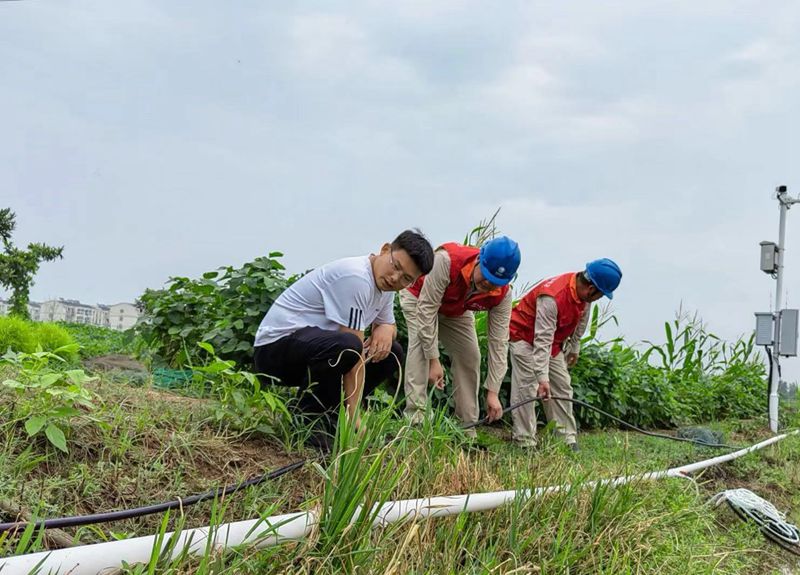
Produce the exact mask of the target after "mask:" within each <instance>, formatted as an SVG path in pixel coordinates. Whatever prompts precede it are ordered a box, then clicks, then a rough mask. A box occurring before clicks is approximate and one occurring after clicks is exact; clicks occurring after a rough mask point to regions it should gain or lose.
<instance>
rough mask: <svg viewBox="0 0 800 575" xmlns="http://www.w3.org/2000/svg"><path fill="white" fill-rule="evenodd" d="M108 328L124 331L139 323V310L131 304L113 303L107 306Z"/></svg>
mask: <svg viewBox="0 0 800 575" xmlns="http://www.w3.org/2000/svg"><path fill="white" fill-rule="evenodd" d="M108 321H109V327H111V328H112V329H118V330H120V331H124V330H126V329H129V328H132V327H133V326H134V325H136V322H137V321H139V310H138V309H136V306H135V305H133V304H132V303H125V302H123V303H115V304H114V305H110V306H108Z"/></svg>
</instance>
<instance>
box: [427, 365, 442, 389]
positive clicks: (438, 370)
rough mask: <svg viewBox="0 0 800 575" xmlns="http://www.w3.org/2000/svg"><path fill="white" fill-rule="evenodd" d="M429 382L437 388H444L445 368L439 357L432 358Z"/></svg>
mask: <svg viewBox="0 0 800 575" xmlns="http://www.w3.org/2000/svg"><path fill="white" fill-rule="evenodd" d="M428 384H429V385H433V386H435V387H436V389H444V368H443V367H442V362H440V361H439V358H436V359H432V360H431V366H430V369H429V370H428Z"/></svg>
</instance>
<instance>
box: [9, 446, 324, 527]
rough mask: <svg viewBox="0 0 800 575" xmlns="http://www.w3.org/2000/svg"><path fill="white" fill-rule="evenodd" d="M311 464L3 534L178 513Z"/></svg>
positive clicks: (297, 463)
mask: <svg viewBox="0 0 800 575" xmlns="http://www.w3.org/2000/svg"><path fill="white" fill-rule="evenodd" d="M307 461H308V460H306V459H303V460H302V461H295V462H294V463H290V464H288V465H284V466H283V467H279V468H278V469H275V470H273V471H270V472H269V473H266V474H264V475H259V476H257V477H253V478H251V479H248V480H247V481H243V482H241V483H235V484H232V485H228V486H227V487H220V488H218V489H214V490H212V491H206V492H205V493H198V494H197V495H191V496H189V497H186V498H185V499H173V500H172V501H165V502H163V503H154V504H152V505H146V506H144V507H134V508H132V509H122V510H120V511H106V512H104V513H93V514H91V515H78V516H75V517H57V518H55V519H44V520H40V521H13V522H10V523H0V533H2V532H4V531H19V530H23V529H25V528H26V527H28V526H29V525H31V524H33V525H35V526H36V528H37V529H40V528H44V529H53V528H57V527H58V528H61V527H78V526H81V525H92V524H94V523H105V522H110V521H120V520H122V519H132V518H134V517H142V516H143V515H151V514H153V513H160V512H162V511H167V510H168V509H177V508H180V507H186V506H187V505H194V504H195V503H200V502H201V501H206V500H208V499H214V498H216V497H222V496H225V495H230V494H231V493H236V492H237V491H239V490H241V489H244V488H246V487H252V486H253V485H258V484H259V483H263V482H264V481H270V480H272V479H277V478H278V477H280V476H282V475H286V474H287V473H289V472H291V471H294V470H295V469H299V468H300V467H302V466H303V465H305V464H306V462H307Z"/></svg>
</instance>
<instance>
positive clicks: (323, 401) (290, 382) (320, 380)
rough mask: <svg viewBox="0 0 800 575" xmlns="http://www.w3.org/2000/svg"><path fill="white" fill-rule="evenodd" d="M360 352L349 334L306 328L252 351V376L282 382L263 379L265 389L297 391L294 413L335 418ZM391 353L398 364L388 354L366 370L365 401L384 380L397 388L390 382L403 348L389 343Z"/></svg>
mask: <svg viewBox="0 0 800 575" xmlns="http://www.w3.org/2000/svg"><path fill="white" fill-rule="evenodd" d="M362 347H363V346H362V343H361V340H359V339H358V337H357V336H356V335H354V334H352V333H348V332H343V331H330V330H325V329H320V328H318V327H304V328H303V329H299V330H297V331H296V332H294V333H293V334H291V335H288V336H286V337H283V338H281V339H279V340H278V341H274V342H272V343H269V344H267V345H261V346H258V347H256V348H255V364H256V371H257V372H258V373H259V374H266V375H270V376H272V377H277V378H278V379H279V380H280V381H275V380H272V379H269V378H265V377H263V376H262V381H264V382H265V383H273V384H278V385H286V386H292V387H299V388H300V390H301V397H300V402H299V405H298V408H299V410H300V411H302V412H303V413H306V414H309V415H315V414H323V413H325V414H327V415H333V416H334V417H335V413H336V412H337V411H338V409H339V401H340V399H341V393H342V376H343V375H344V374H346V373H347V372H349V371H350V370H351V369H353V366H355V365H356V363H357V362H358V361H359V358H360V356H361V352H362ZM392 352H393V353H394V354H395V355H396V356H397V359H395V358H394V357H393V356H392V355H391V354H390V355H389V356H388V357H387V358H386V359H384V360H383V361H379V362H369V363H367V364H366V367H365V372H366V373H365V377H364V393H363V397H367V396H368V395H369V394H370V393H372V391H373V390H374V389H375V388H376V387H377V386H378V385H380V384H381V383H382V382H383V381H385V380H389V381H390V383H392V384H393V386H394V385H396V383H397V382H396V381H393V378H396V374H397V373H398V369H399V366H400V365H403V358H404V356H403V348H402V347H401V346H400V344H399V343H397V341H395V342H393V343H392ZM398 362H399V363H398Z"/></svg>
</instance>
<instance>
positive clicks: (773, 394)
mask: <svg viewBox="0 0 800 575" xmlns="http://www.w3.org/2000/svg"><path fill="white" fill-rule="evenodd" d="M775 191H776V192H777V193H776V195H775V197H776V198H777V200H778V202H779V203H780V205H781V217H780V224H779V229H778V249H777V250H776V253H775V267H776V271H777V286H776V287H775V289H776V292H775V340H774V342H773V344H772V366H771V369H770V372H771V373H772V379H771V381H770V382H769V428H770V429H771V430H772V432H773V433H777V431H778V384H779V382H780V351H781V349H780V338H781V325H780V323H781V322H780V319H781V303H782V302H781V293H782V292H783V254H784V247H783V246H784V242H785V241H786V212H788V211H789V208H791V207H792V204H796V203H798V202H800V198H792V197H790V196H789V193H788V191H787V189H786V186H778V187H777V188H776V190H775Z"/></svg>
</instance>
